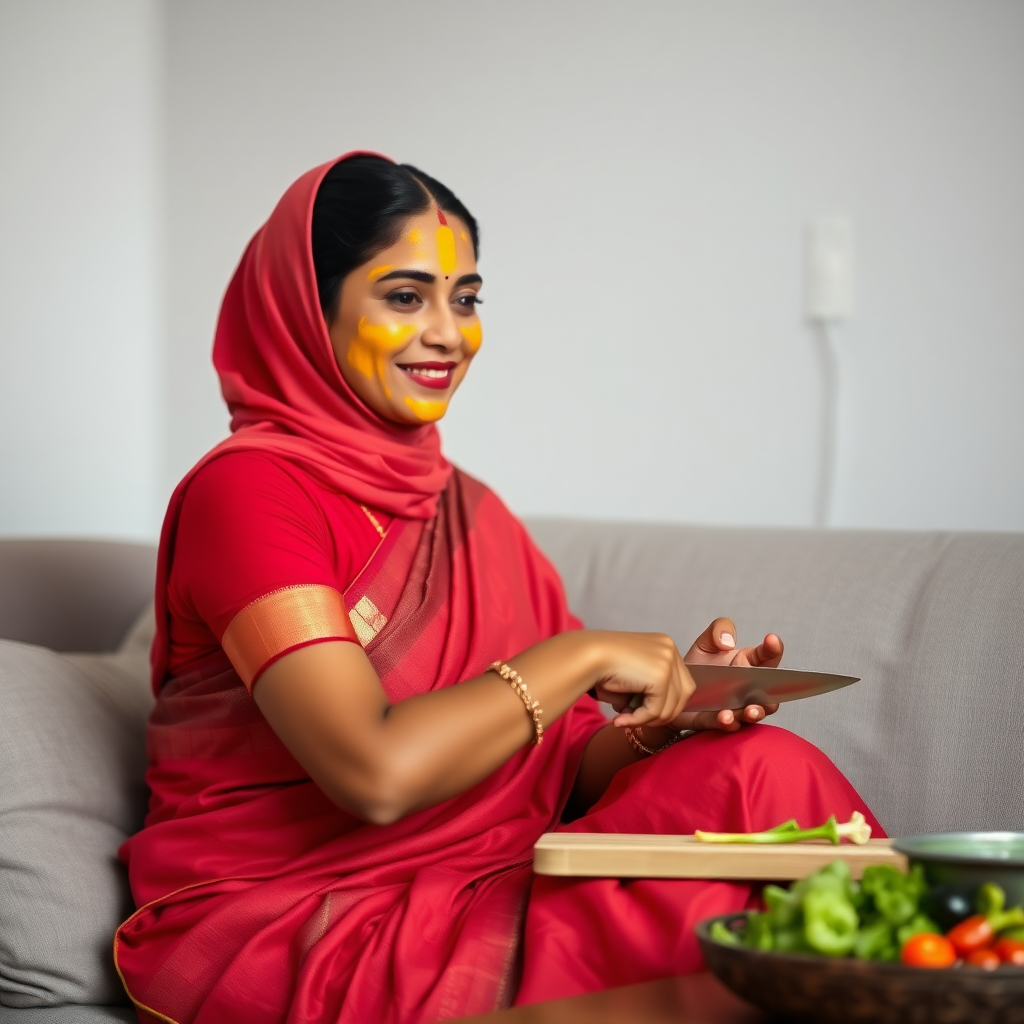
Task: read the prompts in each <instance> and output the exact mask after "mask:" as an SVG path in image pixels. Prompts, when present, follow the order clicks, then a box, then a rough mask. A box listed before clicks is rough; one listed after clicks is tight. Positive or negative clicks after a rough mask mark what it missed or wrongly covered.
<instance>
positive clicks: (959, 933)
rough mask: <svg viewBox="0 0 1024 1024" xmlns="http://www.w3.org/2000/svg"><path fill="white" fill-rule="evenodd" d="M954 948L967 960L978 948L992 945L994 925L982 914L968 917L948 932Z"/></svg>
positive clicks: (948, 937)
mask: <svg viewBox="0 0 1024 1024" xmlns="http://www.w3.org/2000/svg"><path fill="white" fill-rule="evenodd" d="M946 938H947V939H949V941H950V942H952V943H953V948H954V949H955V950H956V951H957V952H958V953H959V954H960V955H961V956H962V957H963V958H964V959H965V960H966V959H967V957H968V956H969V955H970V954H971V953H973V952H974V951H975V950H976V949H984V948H985V946H990V945H992V939H993V935H992V925H990V924H989V923H988V921H986V920H985V918H984V917H983V916H982V915H981V914H975V915H974V917H969V918H967V920H966V921H961V922H960V923H959V924H957V925H954V926H953V927H952V928H950V929H949V931H948V932H946Z"/></svg>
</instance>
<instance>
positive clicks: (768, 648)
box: [569, 618, 784, 814]
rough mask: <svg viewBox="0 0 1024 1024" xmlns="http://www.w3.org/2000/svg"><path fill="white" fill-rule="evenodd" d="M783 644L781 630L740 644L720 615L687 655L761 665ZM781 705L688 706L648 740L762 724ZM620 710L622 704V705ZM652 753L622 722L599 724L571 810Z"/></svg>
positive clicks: (581, 808)
mask: <svg viewBox="0 0 1024 1024" xmlns="http://www.w3.org/2000/svg"><path fill="white" fill-rule="evenodd" d="M783 649H784V648H783V643H782V640H781V638H780V637H778V636H777V635H776V634H775V633H769V634H768V635H767V636H766V637H765V638H764V640H763V641H762V642H761V643H760V644H758V645H757V646H756V647H743V648H739V649H737V647H736V627H735V625H734V624H733V622H732V620H731V619H726V618H719V619H715V621H714V622H712V623H711V625H710V626H708V628H707V629H706V630H704V632H703V633H701V635H700V636H699V637H698V638H697V639H696V640H695V641H694V643H693V645H692V646H691V647H690V649H689V650H688V651H687V652H686V656H685V658H684V661H686V662H687V663H688V664H692V665H760V666H764V667H766V668H774V667H776V666H777V665H778V664H779V663H780V662H781V661H782V654H783ZM616 699H617V698H616ZM778 708H779V705H778V704H768V705H767V706H761V705H760V704H748V705H747V706H746V707H744V708H737V709H735V710H732V709H726V710H723V711H684V712H683V713H682V714H681V715H680V716H679V717H678V718H677V719H676V720H675V721H674V722H673V723H672V726H671V728H666V729H652V728H650V727H647V728H645V729H644V731H643V738H644V745H645V746H648V747H650V748H652V749H654V750H657V749H658V748H659V747H661V746H663V745H664V744H666V743H668V741H669V740H670V739H671V738H672V736H673V734H674V733H675V732H678V731H680V730H682V729H693V730H696V731H698V732H703V731H705V730H709V729H713V730H717V731H719V732H736V731H737V730H739V729H740V728H742V727H743V726H744V725H756V724H757V723H758V722H760V721H762V719H764V718H765V717H766V716H768V715H773V714H775V712H776V711H777V710H778ZM616 710H617V711H621V710H622V709H621V708H619V707H616ZM647 756H649V755H646V754H642V753H640V752H638V751H636V750H634V749H633V747H632V746H631V745H630V743H629V740H628V738H627V736H626V730H625V729H624V728H622V727H621V725H616V724H613V723H609V724H608V725H606V726H605V727H604V728H603V729H599V730H598V731H597V732H596V733H595V734H594V736H593V737H592V738H591V740H590V742H589V743H588V744H587V747H586V750H584V752H583V757H582V759H581V761H580V767H579V771H578V772H577V774H576V782H575V783H574V785H573V790H572V796H571V797H570V800H569V808H570V813H581V814H582V813H584V812H585V811H586V810H587V809H588V808H590V807H592V806H593V805H594V804H595V803H597V801H598V800H600V799H601V797H602V796H603V795H604V791H605V790H606V789H607V788H608V785H609V783H610V782H611V781H612V779H613V778H614V776H615V774H616V772H618V771H619V770H620V769H622V768H625V767H626V766H627V765H630V764H633V763H635V762H636V761H639V760H641V759H642V758H644V757H647Z"/></svg>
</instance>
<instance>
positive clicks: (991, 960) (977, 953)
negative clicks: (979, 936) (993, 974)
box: [966, 949, 999, 971]
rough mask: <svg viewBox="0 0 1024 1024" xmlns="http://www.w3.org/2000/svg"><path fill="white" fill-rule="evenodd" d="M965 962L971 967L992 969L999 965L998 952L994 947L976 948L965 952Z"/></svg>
mask: <svg viewBox="0 0 1024 1024" xmlns="http://www.w3.org/2000/svg"><path fill="white" fill-rule="evenodd" d="M966 962H967V963H969V964H970V965H971V966H972V967H981V968H982V969H984V970H986V971H994V970H995V969H996V968H997V967H998V966H999V954H998V953H997V952H996V951H995V950H994V949H976V950H974V951H973V952H972V953H968V954H967V957H966Z"/></svg>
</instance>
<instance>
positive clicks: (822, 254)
mask: <svg viewBox="0 0 1024 1024" xmlns="http://www.w3.org/2000/svg"><path fill="white" fill-rule="evenodd" d="M804 289H805V302H806V307H807V316H808V317H809V318H810V319H811V320H830V321H836V320H845V319H846V318H847V317H848V316H849V315H850V314H851V313H852V312H853V222H852V221H851V220H850V219H849V218H848V217H819V218H817V219H816V220H812V221H811V222H810V223H809V224H808V225H807V229H806V231H805V235H804Z"/></svg>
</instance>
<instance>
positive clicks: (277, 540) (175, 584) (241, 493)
mask: <svg viewBox="0 0 1024 1024" xmlns="http://www.w3.org/2000/svg"><path fill="white" fill-rule="evenodd" d="M325 506H328V507H325ZM377 540H378V537H377V535H376V533H375V531H374V528H373V526H372V525H371V523H370V521H369V519H368V518H367V517H366V515H365V513H364V512H363V511H362V510H361V509H360V507H359V506H358V505H356V504H355V503H354V502H352V501H351V500H350V499H347V498H345V497H343V496H339V495H336V494H328V493H326V492H323V491H321V490H320V489H319V488H318V486H317V485H316V484H315V483H314V482H313V481H311V480H310V479H309V478H308V477H307V476H305V474H302V473H301V472H300V471H298V470H295V469H294V468H293V467H291V466H290V465H288V464H287V463H286V462H284V461H283V460H279V459H276V458H274V457H273V456H267V455H264V454H261V453H256V452H236V453H232V454H229V455H224V456H222V457H220V458H218V459H215V460H214V461H213V462H211V463H209V464H208V465H206V466H204V467H203V468H202V469H201V470H200V471H199V472H198V473H197V474H196V475H195V477H194V479H193V480H192V482H191V484H190V485H189V488H188V491H187V492H186V494H185V498H184V501H183V504H182V509H181V516H180V519H179V521H178V530H177V535H176V539H175V547H174V558H173V563H172V567H171V575H170V584H169V587H168V610H169V612H170V618H171V622H170V637H171V658H170V663H171V671H172V672H176V671H180V670H181V668H182V667H183V666H184V665H186V664H188V663H190V662H193V661H195V660H198V658H201V657H203V656H205V655H206V654H209V653H210V651H211V650H215V649H216V647H217V645H222V646H223V648H224V651H225V652H226V653H227V655H228V657H229V658H230V659H231V662H232V664H233V665H234V667H235V669H236V671H237V672H238V674H239V675H240V676H241V678H242V680H243V682H244V683H245V684H246V686H248V687H249V688H250V689H251V688H252V685H253V683H254V682H255V681H256V678H257V677H258V676H259V674H260V672H262V671H263V669H265V668H266V667H267V666H268V665H269V664H271V662H273V661H274V660H276V659H277V658H279V657H281V656H282V655H283V654H286V653H287V652H288V651H291V650H294V649H295V648H297V647H301V646H304V645H306V644H309V643H316V642H318V641H322V640H350V641H355V642H358V640H357V639H356V635H355V631H354V630H353V628H352V625H351V623H350V621H349V617H348V613H347V611H346V609H345V605H344V602H343V600H342V597H341V591H342V590H343V589H344V587H345V586H346V585H347V584H348V582H349V581H350V580H351V579H352V577H353V576H354V574H355V572H356V571H358V568H359V567H361V565H362V564H363V562H364V561H365V559H366V557H368V554H369V553H370V552H372V550H373V547H374V546H375V545H376V542H377Z"/></svg>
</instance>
